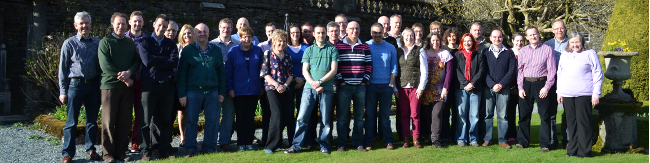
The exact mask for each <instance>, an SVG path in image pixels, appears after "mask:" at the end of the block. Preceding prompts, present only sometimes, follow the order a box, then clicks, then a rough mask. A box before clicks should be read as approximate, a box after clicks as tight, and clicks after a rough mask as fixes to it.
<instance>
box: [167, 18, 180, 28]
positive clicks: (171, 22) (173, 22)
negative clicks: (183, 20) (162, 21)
mask: <svg viewBox="0 0 650 163" xmlns="http://www.w3.org/2000/svg"><path fill="white" fill-rule="evenodd" d="M169 24H173V25H175V26H176V29H178V23H176V22H175V21H173V20H169Z"/></svg>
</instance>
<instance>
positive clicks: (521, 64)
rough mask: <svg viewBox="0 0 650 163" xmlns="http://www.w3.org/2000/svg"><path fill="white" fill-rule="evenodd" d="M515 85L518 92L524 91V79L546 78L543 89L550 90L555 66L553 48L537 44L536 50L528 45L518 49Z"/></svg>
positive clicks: (553, 81) (553, 79)
mask: <svg viewBox="0 0 650 163" xmlns="http://www.w3.org/2000/svg"><path fill="white" fill-rule="evenodd" d="M517 63H518V66H517V70H518V71H517V85H518V86H519V90H524V77H526V78H540V77H544V76H546V84H545V85H544V88H545V89H546V90H550V89H551V86H553V84H554V83H555V73H556V70H557V65H556V61H555V55H554V54H553V48H551V47H550V46H548V45H544V44H538V45H537V48H533V47H532V46H530V45H527V46H524V47H523V48H521V49H519V55H518V58H517Z"/></svg>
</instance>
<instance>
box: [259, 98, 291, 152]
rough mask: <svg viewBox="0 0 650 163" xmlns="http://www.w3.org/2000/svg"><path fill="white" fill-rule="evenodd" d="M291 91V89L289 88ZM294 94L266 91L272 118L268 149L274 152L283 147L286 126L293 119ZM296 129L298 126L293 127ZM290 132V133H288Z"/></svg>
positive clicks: (267, 142) (267, 141)
mask: <svg viewBox="0 0 650 163" xmlns="http://www.w3.org/2000/svg"><path fill="white" fill-rule="evenodd" d="M289 89H291V88H289ZM291 93H293V92H291V91H287V92H283V93H278V91H275V90H269V91H266V95H267V97H268V102H269V106H270V107H269V108H270V110H271V116H270V117H269V118H270V121H269V124H268V126H269V129H268V138H267V139H266V141H265V142H266V149H270V150H271V151H274V150H275V149H277V148H280V147H281V146H282V131H283V130H284V125H283V124H287V122H289V121H291V120H292V119H294V118H293V111H294V109H293V104H292V103H293V98H292V97H293V95H292V94H291ZM293 127H296V125H293ZM287 132H288V131H287Z"/></svg>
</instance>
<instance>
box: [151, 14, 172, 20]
mask: <svg viewBox="0 0 650 163" xmlns="http://www.w3.org/2000/svg"><path fill="white" fill-rule="evenodd" d="M158 19H162V20H164V21H167V22H169V18H168V17H167V15H165V14H160V15H158V16H156V19H155V20H154V21H157V20H158Z"/></svg>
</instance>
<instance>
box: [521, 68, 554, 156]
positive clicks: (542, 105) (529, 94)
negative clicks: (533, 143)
mask: <svg viewBox="0 0 650 163" xmlns="http://www.w3.org/2000/svg"><path fill="white" fill-rule="evenodd" d="M544 84H546V80H541V81H537V82H530V81H527V80H524V92H525V93H526V96H525V97H524V98H523V99H522V98H519V132H518V133H517V143H519V144H521V145H522V146H523V147H526V148H527V147H528V145H530V118H531V115H532V112H533V105H534V104H535V101H536V102H537V112H538V113H539V119H540V120H541V124H540V127H539V128H540V129H539V141H540V142H539V147H540V148H549V147H550V145H551V142H550V141H551V134H552V133H551V116H553V113H556V112H557V107H552V106H551V100H556V99H551V98H550V97H548V96H547V97H546V98H539V91H540V90H541V89H542V88H543V87H544ZM552 93H554V92H550V91H549V94H552ZM553 110H555V111H553Z"/></svg>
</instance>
